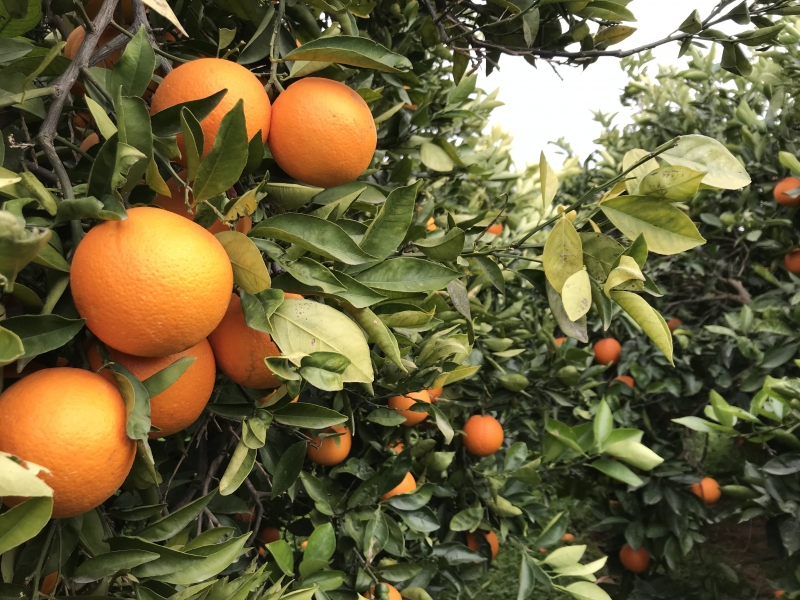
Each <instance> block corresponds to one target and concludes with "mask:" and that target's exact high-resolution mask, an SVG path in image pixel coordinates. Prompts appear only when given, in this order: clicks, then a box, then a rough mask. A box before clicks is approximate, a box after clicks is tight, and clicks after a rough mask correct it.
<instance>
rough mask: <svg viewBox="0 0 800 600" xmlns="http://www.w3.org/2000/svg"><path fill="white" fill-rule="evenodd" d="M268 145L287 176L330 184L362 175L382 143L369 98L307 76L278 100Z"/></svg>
mask: <svg viewBox="0 0 800 600" xmlns="http://www.w3.org/2000/svg"><path fill="white" fill-rule="evenodd" d="M270 127H271V128H270V133H269V149H270V151H271V152H272V156H273V157H274V158H275V161H276V162H277V163H278V166H279V167H280V168H281V169H283V170H284V171H285V172H286V173H287V174H288V175H290V176H291V177H294V178H295V179H297V180H298V181H302V182H303V183H307V184H309V185H316V186H319V187H324V188H329V187H334V186H337V185H342V184H343V183H347V182H348V181H353V180H355V179H357V178H358V176H359V175H361V173H363V172H364V170H365V169H366V168H367V167H368V166H369V163H370V162H371V161H372V155H373V154H374V153H375V147H376V145H377V142H378V133H377V130H376V129H375V121H373V119H372V113H371V112H370V110H369V107H368V106H367V103H366V102H364V100H363V99H362V98H361V96H359V95H358V94H357V93H356V92H355V91H354V90H352V89H350V88H349V87H347V86H346V85H345V84H343V83H339V82H338V81H333V80H331V79H322V78H320V77H306V78H304V79H301V80H300V81H297V82H296V83H293V84H292V85H290V86H289V87H288V88H286V91H285V92H283V93H281V95H280V96H278V99H277V100H275V106H273V107H272V123H271V126H270Z"/></svg>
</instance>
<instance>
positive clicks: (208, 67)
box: [150, 58, 272, 156]
mask: <svg viewBox="0 0 800 600" xmlns="http://www.w3.org/2000/svg"><path fill="white" fill-rule="evenodd" d="M224 89H227V90H228V93H227V94H225V96H223V98H222V100H221V101H220V103H219V104H217V107H216V108H215V109H214V110H212V111H211V113H210V114H209V115H208V116H207V117H206V118H205V119H203V120H202V121H201V122H200V126H201V127H202V128H203V140H204V141H203V156H206V155H207V154H208V153H209V152H211V148H212V147H213V146H214V140H215V139H216V137H217V131H219V125H220V122H221V121H222V118H223V117H224V116H225V115H226V114H227V113H228V112H229V111H230V110H231V109H232V108H233V107H234V106H235V105H236V103H237V102H238V101H239V100H243V101H244V119H245V125H246V127H247V139H248V140H251V139H253V136H254V135H255V134H256V133H258V132H259V130H260V131H261V139H262V141H263V142H264V143H265V144H266V143H267V137H268V135H269V127H270V113H271V111H272V109H271V107H270V102H269V96H267V92H266V90H265V89H264V86H263V85H261V82H260V81H259V80H258V78H257V77H256V76H255V75H253V74H252V73H251V72H250V71H249V70H248V69H246V68H245V67H243V66H242V65H239V64H236V63H235V62H232V61H229V60H224V59H221V58H199V59H197V60H193V61H191V62H188V63H184V64H182V65H181V66H179V67H178V68H176V69H175V70H174V71H171V72H170V73H168V74H167V76H166V77H164V79H163V81H162V82H161V85H159V86H158V89H157V90H156V92H155V93H154V94H153V101H152V103H151V105H150V113H151V114H155V113H157V112H160V111H162V110H164V109H165V108H169V107H170V106H175V105H176V104H180V103H181V102H187V101H189V100H200V99H201V98H205V97H207V96H210V95H212V94H215V93H217V92H219V91H221V90H224ZM178 146H179V147H180V149H181V155H183V156H185V154H186V152H185V148H186V146H185V145H184V143H183V136H182V135H178Z"/></svg>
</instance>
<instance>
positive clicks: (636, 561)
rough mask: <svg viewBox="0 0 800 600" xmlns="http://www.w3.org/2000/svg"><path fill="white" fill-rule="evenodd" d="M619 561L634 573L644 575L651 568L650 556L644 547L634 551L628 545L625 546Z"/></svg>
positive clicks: (620, 553) (620, 552)
mask: <svg viewBox="0 0 800 600" xmlns="http://www.w3.org/2000/svg"><path fill="white" fill-rule="evenodd" d="M619 560H620V562H621V563H622V566H623V567H625V568H626V569H628V571H631V572H632V573H643V572H644V571H646V570H647V567H649V566H650V555H649V554H648V553H647V550H645V549H644V546H641V547H640V548H639V549H638V550H634V549H633V548H631V547H630V546H629V545H628V544H625V545H624V546H623V547H622V550H620V551H619Z"/></svg>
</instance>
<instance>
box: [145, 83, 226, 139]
mask: <svg viewBox="0 0 800 600" xmlns="http://www.w3.org/2000/svg"><path fill="white" fill-rule="evenodd" d="M227 92H228V90H227V89H224V90H220V91H219V92H217V93H215V94H211V95H210V96H207V97H205V98H200V99H199V100H190V101H188V102H181V103H180V104H176V105H174V106H170V107H169V108H165V109H164V110H161V111H159V112H157V113H155V114H154V115H153V117H152V121H151V122H152V127H153V135H155V136H157V137H169V136H173V135H177V134H179V133H180V132H181V111H182V110H183V109H184V108H187V109H188V110H190V111H191V113H192V114H193V115H194V117H195V118H196V119H197V120H198V121H202V120H203V119H205V118H206V117H207V116H208V115H210V114H211V111H213V110H214V109H215V108H216V107H217V104H219V103H220V102H221V101H222V98H223V97H224V96H225V94H226V93H227Z"/></svg>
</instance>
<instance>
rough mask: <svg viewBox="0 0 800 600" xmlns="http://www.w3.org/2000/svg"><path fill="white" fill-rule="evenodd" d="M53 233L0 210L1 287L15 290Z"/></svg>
mask: <svg viewBox="0 0 800 600" xmlns="http://www.w3.org/2000/svg"><path fill="white" fill-rule="evenodd" d="M0 39H2V38H0ZM51 235H52V232H51V231H50V230H49V229H43V228H39V227H33V228H31V229H26V228H25V222H24V221H22V220H21V219H17V218H16V217H15V216H14V215H12V214H11V213H10V212H8V211H6V210H0V287H4V289H5V290H6V291H8V292H11V291H13V290H14V280H15V279H16V277H17V274H18V273H19V272H20V271H21V270H22V269H23V268H24V267H25V265H27V264H28V263H29V262H31V261H32V260H33V259H34V258H35V257H36V256H37V255H38V254H39V252H40V251H41V250H42V249H43V248H45V247H46V246H47V242H48V241H49V240H50V236H51Z"/></svg>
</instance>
